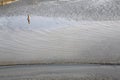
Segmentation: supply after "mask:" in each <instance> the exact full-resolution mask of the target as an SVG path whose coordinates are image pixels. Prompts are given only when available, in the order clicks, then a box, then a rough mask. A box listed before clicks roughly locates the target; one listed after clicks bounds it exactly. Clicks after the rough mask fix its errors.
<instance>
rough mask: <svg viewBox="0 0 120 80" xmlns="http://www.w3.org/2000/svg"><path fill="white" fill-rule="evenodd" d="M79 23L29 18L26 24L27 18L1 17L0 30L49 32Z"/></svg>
mask: <svg viewBox="0 0 120 80" xmlns="http://www.w3.org/2000/svg"><path fill="white" fill-rule="evenodd" d="M78 24H79V22H77V21H75V20H71V19H65V18H54V17H42V16H32V15H31V16H30V24H28V21H27V16H12V17H1V18H0V28H1V29H4V28H5V29H24V30H51V29H56V28H62V27H72V26H77V25H78Z"/></svg>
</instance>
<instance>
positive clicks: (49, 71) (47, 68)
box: [0, 64, 120, 80]
mask: <svg viewBox="0 0 120 80" xmlns="http://www.w3.org/2000/svg"><path fill="white" fill-rule="evenodd" d="M119 74H120V66H117V65H116V66H109V65H108V66H105V65H89V64H88V65H26V66H25V65H21V66H6V67H5V66H3V67H0V79H1V80H119Z"/></svg>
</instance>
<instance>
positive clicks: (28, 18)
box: [27, 14, 30, 24]
mask: <svg viewBox="0 0 120 80" xmlns="http://www.w3.org/2000/svg"><path fill="white" fill-rule="evenodd" d="M27 20H28V24H30V15H29V14H28V17H27Z"/></svg>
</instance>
